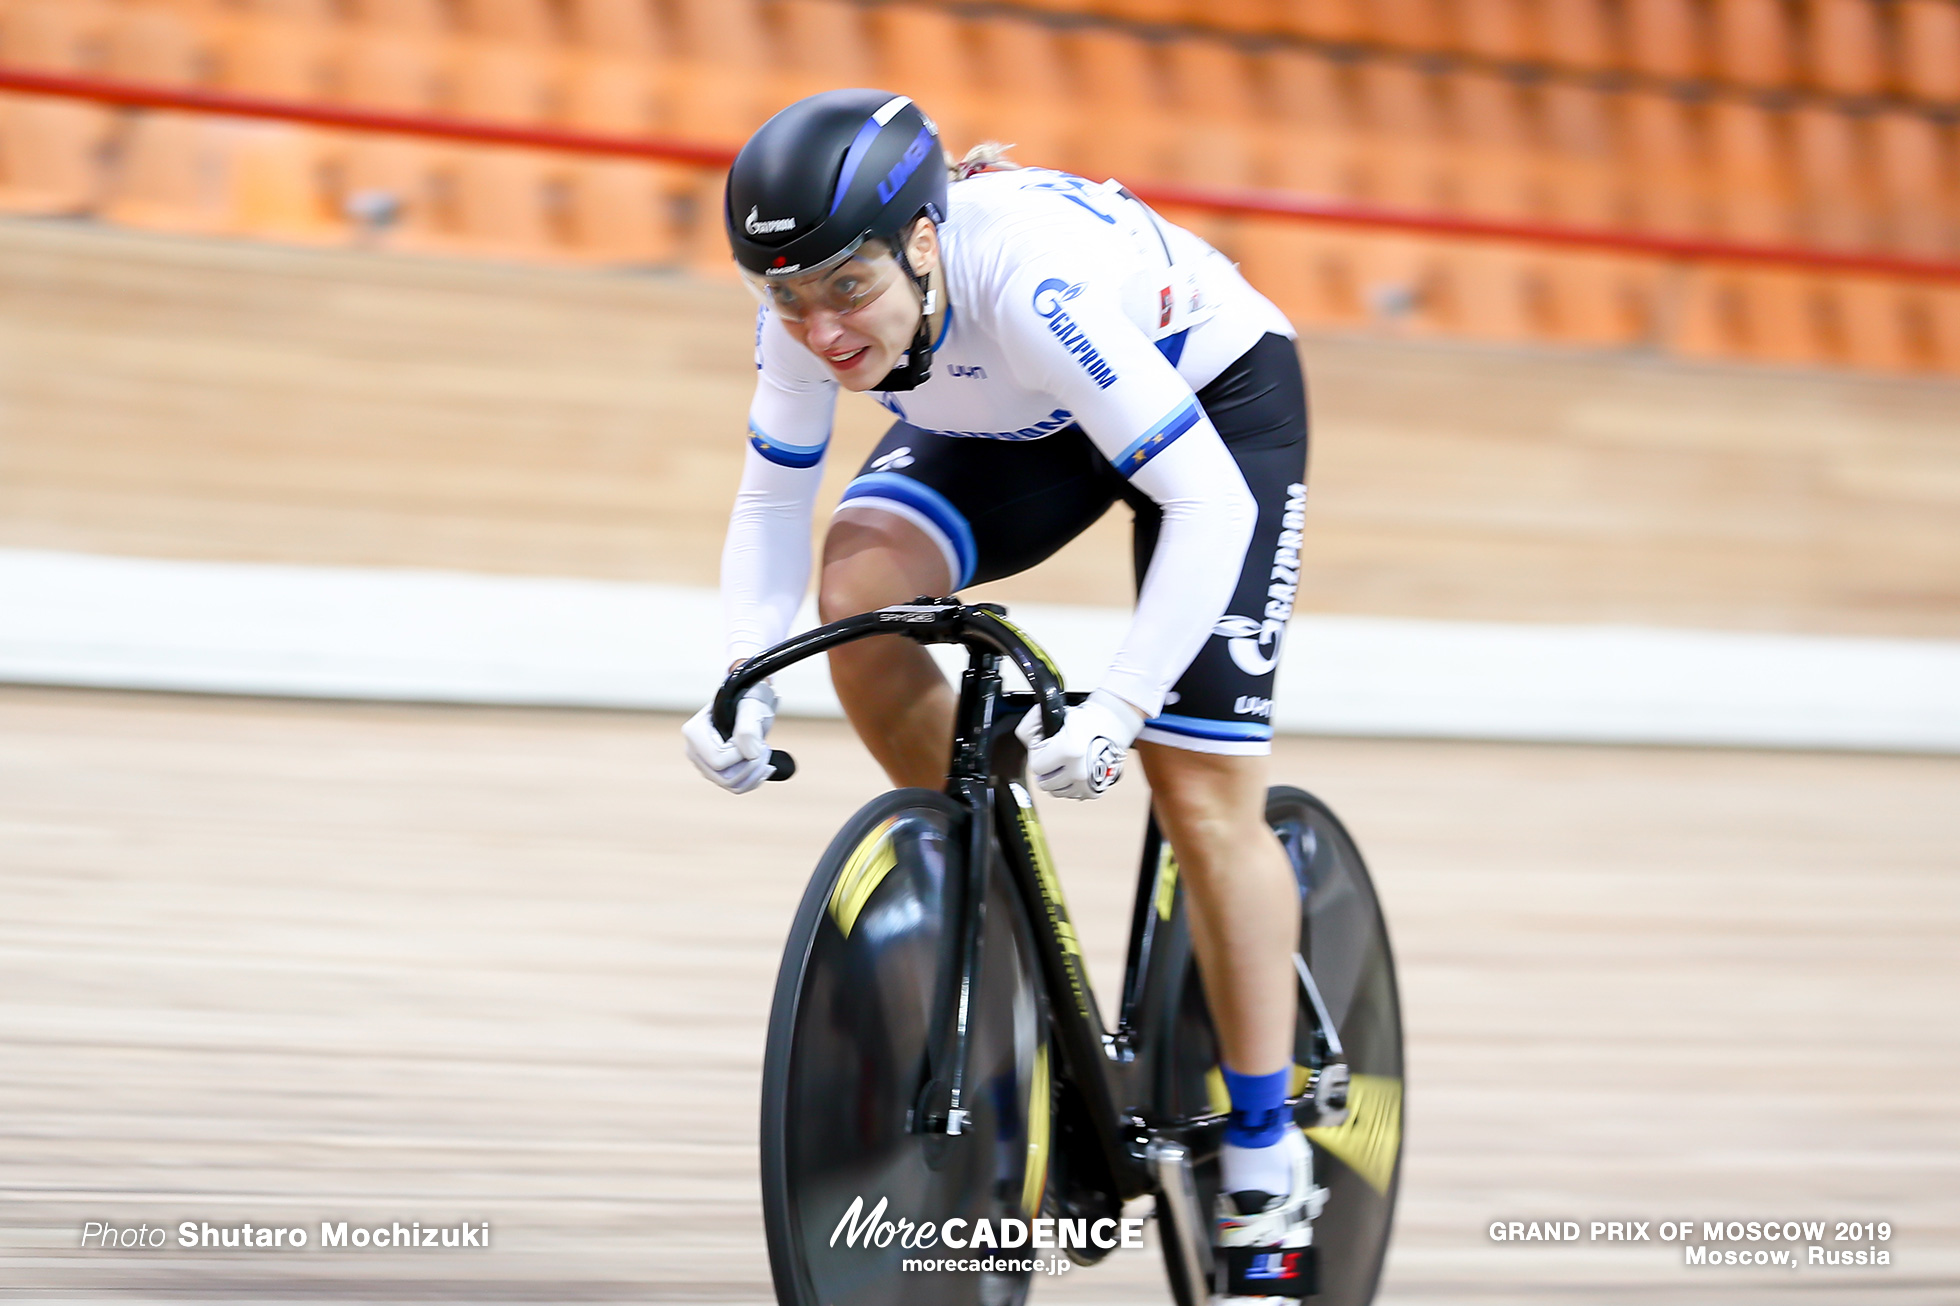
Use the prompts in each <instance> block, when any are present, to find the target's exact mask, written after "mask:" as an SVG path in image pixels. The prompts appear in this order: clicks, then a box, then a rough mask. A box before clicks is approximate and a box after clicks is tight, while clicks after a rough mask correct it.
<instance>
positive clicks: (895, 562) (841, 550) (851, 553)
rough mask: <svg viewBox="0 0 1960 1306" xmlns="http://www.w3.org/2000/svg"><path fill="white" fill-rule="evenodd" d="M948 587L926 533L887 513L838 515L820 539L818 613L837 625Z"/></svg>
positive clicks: (949, 583)
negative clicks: (857, 614)
mask: <svg viewBox="0 0 1960 1306" xmlns="http://www.w3.org/2000/svg"><path fill="white" fill-rule="evenodd" d="M951 588H952V580H951V578H950V577H949V576H947V574H946V563H945V559H944V558H943V557H942V556H941V555H940V552H939V550H938V548H937V547H935V546H934V545H933V543H932V541H931V540H930V539H928V538H927V536H926V534H925V532H924V531H921V530H920V529H919V528H918V527H917V526H914V525H913V524H912V523H911V522H908V521H905V520H904V519H903V518H899V517H895V516H893V515H891V514H890V513H884V512H871V511H847V512H843V513H839V514H838V515H837V517H836V518H835V519H834V520H833V521H832V522H831V524H830V531H829V533H828V534H827V535H826V536H825V537H824V550H823V574H822V576H821V578H820V579H819V581H818V584H817V615H818V616H819V617H820V618H821V619H822V620H824V621H836V620H837V619H838V618H840V617H848V616H851V615H853V614H854V613H859V612H869V611H870V610H871V609H873V608H881V607H884V606H885V605H886V604H890V603H903V602H904V601H905V600H907V599H910V598H915V597H917V596H918V595H921V594H938V593H944V592H946V591H947V590H949V589H951Z"/></svg>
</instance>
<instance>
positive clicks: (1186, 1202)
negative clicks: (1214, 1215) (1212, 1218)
mask: <svg viewBox="0 0 1960 1306" xmlns="http://www.w3.org/2000/svg"><path fill="white" fill-rule="evenodd" d="M1144 1159H1145V1160H1146V1161H1148V1162H1149V1163H1150V1173H1151V1176H1152V1177H1153V1178H1154V1179H1155V1180H1156V1185H1157V1200H1158V1201H1160V1202H1162V1203H1163V1204H1164V1211H1165V1213H1166V1214H1168V1215H1169V1216H1170V1219H1169V1220H1167V1221H1166V1222H1165V1223H1166V1225H1167V1226H1168V1227H1167V1228H1166V1229H1165V1230H1164V1231H1163V1232H1164V1238H1165V1241H1166V1242H1168V1243H1170V1244H1171V1249H1172V1251H1173V1253H1174V1254H1175V1260H1176V1264H1177V1270H1176V1273H1177V1276H1178V1279H1179V1281H1180V1282H1182V1283H1183V1285H1184V1300H1186V1301H1190V1302H1206V1301H1210V1300H1211V1229H1210V1226H1209V1224H1208V1223H1207V1222H1206V1220H1205V1215H1204V1212H1203V1211H1201V1210H1200V1209H1198V1185H1197V1183H1196V1181H1194V1180H1193V1179H1192V1177H1191V1151H1190V1149H1189V1148H1187V1147H1185V1146H1184V1144H1182V1143H1180V1142H1176V1141H1174V1140H1172V1139H1169V1138H1153V1139H1151V1140H1150V1143H1149V1145H1148V1146H1146V1147H1145V1148H1144Z"/></svg>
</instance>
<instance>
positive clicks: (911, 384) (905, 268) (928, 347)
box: [871, 241, 939, 391]
mask: <svg viewBox="0 0 1960 1306" xmlns="http://www.w3.org/2000/svg"><path fill="white" fill-rule="evenodd" d="M892 257H893V258H895V259H897V260H898V266H899V270H900V271H902V272H904V273H905V275H906V276H908V277H910V278H912V284H913V285H914V286H917V287H918V289H919V305H920V312H919V329H918V330H917V331H915V332H913V333H912V347H911V348H910V349H908V350H906V352H904V353H902V354H900V355H899V356H898V361H897V362H896V363H894V364H893V365H892V370H891V371H889V372H887V373H885V376H884V379H883V380H881V381H879V382H878V384H876V385H874V386H872V387H871V388H872V389H873V390H881V391H890V390H916V389H918V388H919V387H920V386H922V385H924V384H925V383H926V381H927V379H928V378H930V377H931V376H932V315H933V313H934V312H936V311H937V310H938V308H939V292H938V291H937V290H935V289H933V287H932V286H931V284H930V281H931V277H930V276H929V275H928V276H924V277H922V276H920V275H919V274H918V273H916V272H914V271H913V270H912V264H911V263H910V262H909V261H908V260H907V259H906V257H905V246H904V245H903V244H902V243H901V242H899V241H893V242H892Z"/></svg>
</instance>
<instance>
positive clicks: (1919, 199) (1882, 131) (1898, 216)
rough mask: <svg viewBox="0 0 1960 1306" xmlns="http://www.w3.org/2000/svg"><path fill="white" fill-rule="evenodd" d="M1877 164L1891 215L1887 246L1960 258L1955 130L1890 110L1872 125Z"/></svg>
mask: <svg viewBox="0 0 1960 1306" xmlns="http://www.w3.org/2000/svg"><path fill="white" fill-rule="evenodd" d="M1871 130H1872V139H1873V143H1874V144H1875V145H1876V147H1877V148H1876V149H1875V150H1874V151H1873V153H1872V159H1873V162H1874V164H1875V165H1876V172H1877V179H1878V190H1879V194H1880V196H1881V197H1882V202H1883V203H1884V204H1885V206H1886V208H1887V210H1888V221H1887V223H1886V232H1887V241H1886V243H1887V244H1888V245H1890V246H1891V248H1893V249H1895V250H1898V251H1900V252H1901V253H1908V254H1917V255H1920V256H1922V257H1927V258H1939V257H1947V258H1951V257H1953V256H1954V255H1955V254H1956V253H1960V221H1956V217H1960V202H1956V201H1960V195H1957V194H1956V192H1957V191H1960V175H1956V174H1960V158H1956V157H1955V155H1956V151H1955V141H1954V140H1953V129H1952V128H1951V127H1948V126H1945V125H1943V124H1940V123H1936V122H1935V121H1934V120H1933V119H1931V118H1929V117H1926V116H1925V115H1923V114H1918V113H1912V112H1907V111H1900V110H1888V111H1886V112H1883V113H1879V114H1875V115H1873V117H1872V120H1871Z"/></svg>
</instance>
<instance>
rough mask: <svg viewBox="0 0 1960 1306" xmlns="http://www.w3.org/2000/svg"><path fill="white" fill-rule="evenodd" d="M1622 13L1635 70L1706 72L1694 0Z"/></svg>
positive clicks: (1644, 4) (1656, 0)
mask: <svg viewBox="0 0 1960 1306" xmlns="http://www.w3.org/2000/svg"><path fill="white" fill-rule="evenodd" d="M1857 2H1858V0H1853V3H1857ZM1623 13H1624V21H1625V24H1626V43H1627V54H1628V62H1629V63H1630V64H1631V65H1632V67H1633V68H1634V69H1635V70H1636V71H1639V72H1643V73H1652V74H1654V75H1655V76H1657V77H1699V76H1701V75H1702V74H1703V73H1704V72H1706V71H1707V63H1706V60H1705V59H1704V57H1703V53H1704V50H1703V47H1704V41H1703V32H1702V28H1701V22H1700V15H1699V13H1698V12H1697V10H1696V6H1695V3H1694V0H1625V8H1624V10H1623Z"/></svg>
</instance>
